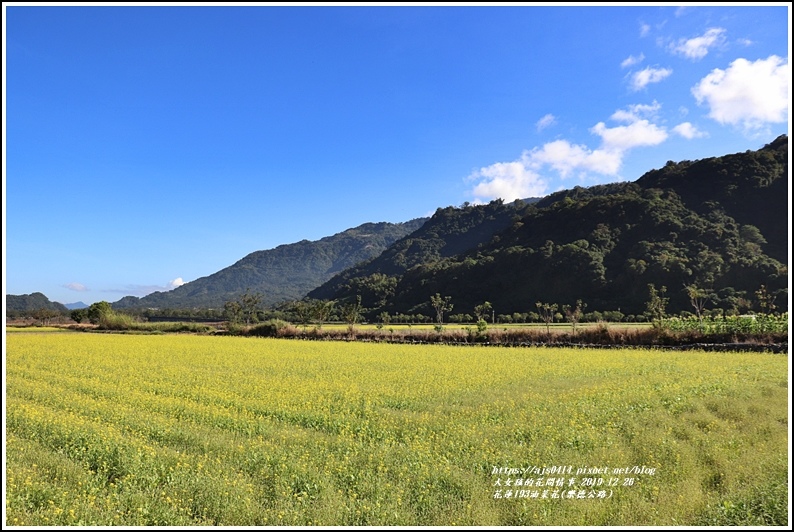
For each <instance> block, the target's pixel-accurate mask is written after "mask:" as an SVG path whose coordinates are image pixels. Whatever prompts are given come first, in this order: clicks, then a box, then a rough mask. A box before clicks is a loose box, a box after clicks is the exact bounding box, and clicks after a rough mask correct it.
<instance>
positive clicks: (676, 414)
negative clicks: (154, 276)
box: [5, 333, 788, 525]
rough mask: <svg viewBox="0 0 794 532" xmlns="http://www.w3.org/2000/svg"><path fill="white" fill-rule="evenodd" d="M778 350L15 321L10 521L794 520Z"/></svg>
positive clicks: (784, 383) (9, 396)
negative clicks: (416, 342) (255, 334)
mask: <svg viewBox="0 0 794 532" xmlns="http://www.w3.org/2000/svg"><path fill="white" fill-rule="evenodd" d="M787 366H788V360H787V358H786V357H785V356H781V355H767V354H736V353H703V352H686V353H671V352H664V351H651V350H640V349H622V350H583V349H582V350H577V349H560V348H496V347H487V348H486V347H452V346H438V345H424V346H411V345H384V344H370V343H355V342H350V343H347V342H344V343H343V342H308V341H297V340H274V339H252V338H231V337H207V336H178V335H160V336H143V335H108V334H103V335H99V334H79V333H44V334H8V336H7V354H6V386H7V390H6V418H7V421H6V458H7V465H6V486H5V488H6V516H7V517H6V518H7V524H10V525H200V524H207V525H280V524H284V525H343V524H346V525H704V524H726V525H727V524H744V525H758V524H767V525H769V524H777V525H780V524H786V520H787V515H788V508H787V504H788V503H787V500H788V483H787V478H788V461H787V448H788V441H787V432H788V429H787V427H788V380H787V374H788V373H787V372H788V370H787Z"/></svg>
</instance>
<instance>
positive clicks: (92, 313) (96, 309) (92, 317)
mask: <svg viewBox="0 0 794 532" xmlns="http://www.w3.org/2000/svg"><path fill="white" fill-rule="evenodd" d="M111 312H113V307H111V306H110V303H108V302H107V301H97V302H96V303H94V304H92V305H91V306H90V307H88V310H87V311H86V316H87V317H88V321H90V322H91V323H93V324H95V325H96V324H97V323H99V322H100V321H102V318H104V317H105V316H107V315H109V314H110V313H111Z"/></svg>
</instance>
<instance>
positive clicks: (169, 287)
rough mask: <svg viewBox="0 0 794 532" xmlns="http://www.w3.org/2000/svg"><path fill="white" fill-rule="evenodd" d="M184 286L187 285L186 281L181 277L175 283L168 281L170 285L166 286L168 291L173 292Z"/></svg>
mask: <svg viewBox="0 0 794 532" xmlns="http://www.w3.org/2000/svg"><path fill="white" fill-rule="evenodd" d="M183 284H185V281H183V280H182V278H181V277H177V278H176V279H174V280H173V281H168V284H167V285H165V286H166V288H167V289H168V290H173V289H174V288H176V287H178V286H182V285H183Z"/></svg>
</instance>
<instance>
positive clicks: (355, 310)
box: [342, 295, 362, 325]
mask: <svg viewBox="0 0 794 532" xmlns="http://www.w3.org/2000/svg"><path fill="white" fill-rule="evenodd" d="M361 311H362V307H361V296H360V295H357V296H356V301H355V303H347V304H346V305H344V306H343V307H342V318H343V319H344V320H345V322H347V324H348V325H353V324H356V323H358V320H359V319H361Z"/></svg>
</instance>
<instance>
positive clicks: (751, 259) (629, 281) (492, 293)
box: [310, 135, 789, 317]
mask: <svg viewBox="0 0 794 532" xmlns="http://www.w3.org/2000/svg"><path fill="white" fill-rule="evenodd" d="M788 197H789V189H788V137H787V136H785V135H784V136H781V137H779V138H778V139H776V140H775V141H774V142H772V143H770V144H769V145H767V146H764V147H763V148H761V149H760V150H757V151H747V152H744V153H737V154H731V155H725V156H722V157H713V158H708V159H702V160H699V161H682V162H679V163H674V162H672V161H670V162H668V163H667V165H665V167H663V168H661V169H658V170H652V171H650V172H647V173H646V174H645V175H643V176H642V177H640V178H639V179H638V180H637V181H636V182H633V183H631V182H623V183H613V184H608V185H599V186H594V187H589V188H582V187H576V188H574V189H571V190H566V191H560V192H557V193H554V194H551V195H550V196H547V197H546V198H543V199H541V200H540V201H538V202H537V203H535V204H532V205H526V206H524V207H523V211H516V212H514V216H513V217H512V218H511V221H510V223H509V224H508V226H506V227H504V228H502V229H500V228H498V227H496V226H498V224H494V225H493V226H492V227H496V231H495V232H494V233H493V234H488V231H485V230H483V231H480V232H479V234H476V235H475V233H471V237H472V238H470V239H469V238H463V237H462V236H463V235H465V234H466V232H467V231H473V230H474V229H475V228H478V227H480V226H479V225H478V224H477V223H476V221H475V219H472V220H471V223H466V222H463V221H462V220H464V219H466V217H467V216H471V215H472V214H473V213H475V212H477V214H476V215H475V216H481V214H480V213H479V211H476V210H471V209H470V208H469V207H465V208H463V209H452V208H449V209H447V210H439V211H437V212H436V214H435V215H434V216H433V218H431V220H430V221H428V222H427V224H425V226H423V227H422V228H421V229H420V230H419V231H417V233H416V234H414V235H410V236H408V237H406V238H404V239H403V240H401V241H399V242H397V243H395V245H394V246H392V247H391V248H389V249H387V250H386V251H385V252H384V253H383V254H382V255H381V256H380V257H378V258H376V259H374V260H373V261H371V262H370V263H369V264H368V265H365V266H361V267H359V268H358V269H357V270H353V271H350V272H344V273H342V274H341V275H339V276H337V277H336V278H334V279H331V280H330V281H329V282H328V283H326V285H324V286H321V287H319V288H318V289H317V290H315V291H313V292H311V293H310V296H322V297H323V298H328V299H344V298H350V297H351V296H352V295H354V294H356V295H361V296H362V304H364V306H366V307H368V308H369V309H370V317H372V316H374V315H376V314H377V313H378V312H382V311H387V312H390V313H392V314H395V313H408V314H411V313H419V312H421V313H423V314H425V315H428V314H429V313H430V312H431V309H430V305H429V300H430V297H431V296H432V295H433V294H435V293H440V294H442V295H444V296H450V297H451V301H452V303H453V305H454V312H455V313H458V312H459V313H473V308H474V306H475V305H478V304H481V303H483V302H485V301H489V302H491V303H492V305H493V307H494V310H495V311H496V313H499V314H512V313H516V312H518V313H525V312H527V311H533V310H535V304H536V302H538V301H540V302H547V303H557V304H559V305H560V306H562V305H574V304H575V303H576V301H577V300H579V299H581V300H582V301H583V302H584V303H585V304H586V305H587V306H588V308H589V309H590V310H599V311H604V310H620V311H621V312H622V313H624V314H640V313H642V312H644V311H645V303H646V301H647V299H648V293H649V288H648V284H654V285H655V286H656V287H657V288H660V287H661V286H665V287H666V288H667V292H666V297H668V298H669V306H668V310H669V311H670V312H681V311H692V310H693V307H692V306H691V302H690V299H689V297H688V295H687V291H686V287H687V286H693V285H694V286H695V287H697V288H698V289H701V290H704V291H705V293H706V294H707V296H708V297H709V300H710V303H709V307H710V308H711V307H721V308H724V309H726V310H730V311H741V310H743V309H747V308H749V306H750V304H751V303H752V301H754V300H755V299H756V295H755V293H756V291H757V290H759V289H761V286H762V285H763V286H764V289H765V290H767V291H769V292H770V293H772V294H773V295H776V296H777V304H778V306H779V307H785V306H786V305H787V301H784V300H785V299H787V298H786V297H785V291H786V290H787V288H788V269H787V265H786V261H787V257H788V235H787V227H788V205H787V202H788ZM502 207H504V206H502ZM491 208H496V206H491ZM497 218H498V217H497ZM455 219H458V221H457V222H455V224H453V225H458V226H460V227H461V228H463V229H464V232H463V233H454V232H446V233H445V232H444V231H436V232H435V233H434V234H431V233H432V231H433V230H434V228H435V227H436V226H438V225H441V226H443V225H444V224H445V223H447V222H448V221H449V220H455ZM419 234H425V235H428V236H427V238H423V239H419V240H418V243H415V242H414V238H415V237H416V236H418V235H419ZM436 237H437V238H436ZM461 242H464V244H461V245H459V246H456V243H461ZM409 244H410V245H409ZM464 248H466V249H464ZM444 249H448V250H449V252H448V253H443V252H441V250H444ZM408 250H412V253H408ZM402 257H404V259H402ZM781 296H783V297H781ZM365 301H366V302H365Z"/></svg>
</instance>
